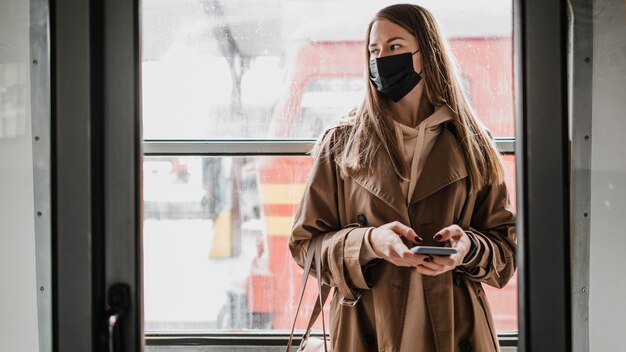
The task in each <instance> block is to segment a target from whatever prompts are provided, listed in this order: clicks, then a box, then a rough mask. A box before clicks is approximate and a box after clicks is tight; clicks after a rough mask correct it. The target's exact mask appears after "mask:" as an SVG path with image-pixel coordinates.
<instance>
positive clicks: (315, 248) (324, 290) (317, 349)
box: [287, 236, 330, 352]
mask: <svg viewBox="0 0 626 352" xmlns="http://www.w3.org/2000/svg"><path fill="white" fill-rule="evenodd" d="M323 237H324V236H315V237H314V238H313V239H312V240H311V244H310V245H309V250H308V252H307V255H306V261H305V263H304V271H303V273H302V284H301V285H300V298H299V299H298V307H297V308H296V315H295V316H294V317H293V325H292V326H291V334H290V335H289V342H288V343H287V352H290V350H291V343H292V342H293V331H294V329H295V327H296V319H297V318H298V312H299V311H300V305H301V304H302V296H303V295H304V288H305V287H306V283H307V279H308V278H309V272H310V271H311V264H312V263H313V260H315V272H316V273H317V285H318V288H319V292H318V294H317V299H316V302H315V307H314V308H313V311H312V312H311V317H310V318H309V324H308V326H307V329H306V331H305V332H304V335H303V336H302V340H301V341H302V342H300V347H299V348H298V352H321V351H324V352H328V351H330V349H329V348H328V346H327V344H326V339H325V338H324V339H318V338H316V337H311V336H310V334H311V329H312V328H313V324H314V323H315V321H316V320H317V317H318V316H319V314H320V312H321V313H322V330H323V332H324V335H323V336H326V325H325V323H324V321H325V319H324V310H323V307H324V303H325V302H326V299H327V298H328V296H329V294H330V286H326V285H322V274H321V272H322V260H321V256H322V238H323Z"/></svg>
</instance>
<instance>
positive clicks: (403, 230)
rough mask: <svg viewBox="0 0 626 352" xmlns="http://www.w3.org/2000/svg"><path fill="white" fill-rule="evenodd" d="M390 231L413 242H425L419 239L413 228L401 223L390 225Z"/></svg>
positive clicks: (396, 222)
mask: <svg viewBox="0 0 626 352" xmlns="http://www.w3.org/2000/svg"><path fill="white" fill-rule="evenodd" d="M389 229H390V230H392V231H393V232H395V233H397V234H398V235H400V236H402V237H404V238H406V239H407V240H409V241H411V242H414V243H419V242H422V241H423V240H422V238H421V237H419V236H418V235H417V234H416V233H415V231H414V230H413V229H412V228H410V227H408V226H406V225H405V224H403V223H401V222H399V221H394V222H392V223H389Z"/></svg>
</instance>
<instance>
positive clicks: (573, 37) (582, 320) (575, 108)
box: [568, 0, 593, 352]
mask: <svg viewBox="0 0 626 352" xmlns="http://www.w3.org/2000/svg"><path fill="white" fill-rule="evenodd" d="M569 5H570V21H569V24H570V32H569V40H570V42H569V45H568V48H569V50H568V53H569V55H568V58H569V65H568V66H569V82H570V84H569V96H570V99H569V100H570V109H571V111H570V114H569V123H570V134H569V137H570V141H571V182H572V183H571V214H570V223H571V224H572V231H571V242H570V246H571V253H570V259H571V265H572V270H571V280H572V286H571V295H572V351H574V352H586V351H589V259H590V258H589V256H590V247H589V246H590V245H589V242H590V232H591V216H592V214H591V106H592V101H591V100H592V99H591V96H592V78H593V76H592V75H593V63H592V61H591V58H592V57H593V2H592V1H591V0H571V1H570V2H569Z"/></svg>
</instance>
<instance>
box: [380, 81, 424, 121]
mask: <svg viewBox="0 0 626 352" xmlns="http://www.w3.org/2000/svg"><path fill="white" fill-rule="evenodd" d="M423 87H424V86H423V85H418V86H417V87H415V88H414V89H413V90H411V92H409V94H407V95H406V96H405V97H404V98H402V99H401V100H400V101H399V102H397V103H395V102H391V103H390V106H389V108H390V109H391V113H392V118H393V119H394V120H395V121H396V122H399V123H401V124H403V125H407V126H411V127H415V126H417V125H419V124H420V123H421V122H422V121H424V120H425V119H426V118H427V117H428V116H430V115H432V114H433V112H434V111H435V109H434V107H433V106H432V105H431V104H430V103H429V102H428V99H425V98H424V94H423Z"/></svg>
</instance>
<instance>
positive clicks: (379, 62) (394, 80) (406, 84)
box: [370, 50, 422, 103]
mask: <svg viewBox="0 0 626 352" xmlns="http://www.w3.org/2000/svg"><path fill="white" fill-rule="evenodd" d="M418 51H419V50H417V51H415V53H416V52H418ZM415 53H404V54H398V55H390V56H383V57H379V58H377V57H375V56H373V57H372V58H371V59H370V80H371V81H372V82H373V83H374V85H376V89H378V91H379V92H381V93H382V94H384V95H385V96H387V97H389V98H391V100H393V101H395V102H396V103H397V102H399V101H400V99H402V98H404V96H405V95H407V94H409V92H410V91H411V90H412V89H413V88H415V86H416V85H417V84H418V83H419V81H420V80H421V79H422V76H420V74H419V73H417V72H415V70H414V69H413V54H415Z"/></svg>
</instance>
